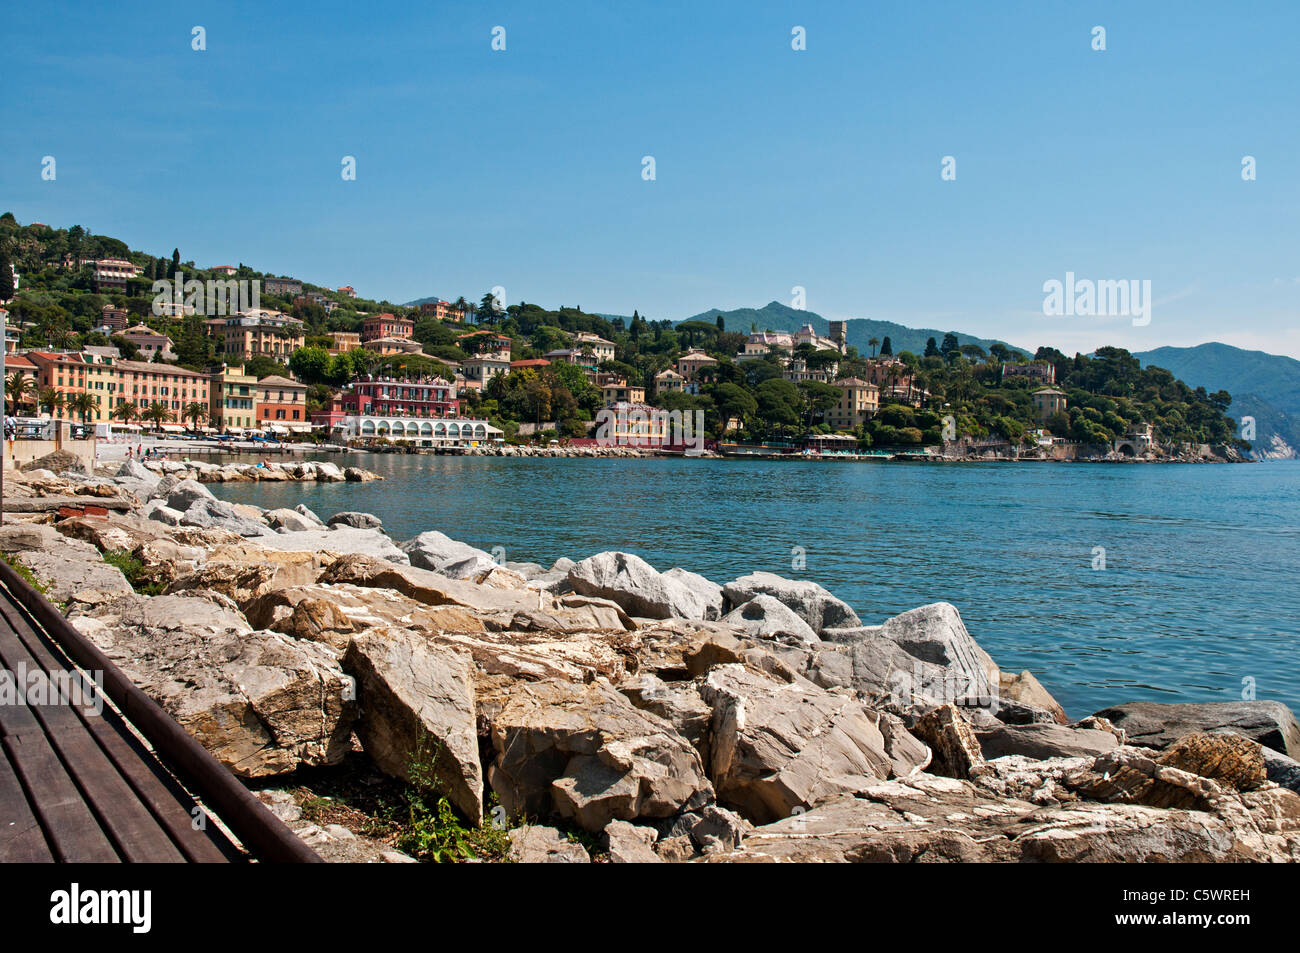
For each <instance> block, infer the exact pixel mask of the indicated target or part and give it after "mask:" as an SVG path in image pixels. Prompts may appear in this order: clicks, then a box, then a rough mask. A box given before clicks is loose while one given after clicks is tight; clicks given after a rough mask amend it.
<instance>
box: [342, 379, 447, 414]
mask: <svg viewBox="0 0 1300 953" xmlns="http://www.w3.org/2000/svg"><path fill="white" fill-rule="evenodd" d="M343 409H344V411H345V413H347V414H348V415H350V416H358V415H359V416H370V417H374V416H379V417H454V416H456V414H458V413H459V412H460V400H459V398H458V397H457V394H456V385H455V384H453V383H452V382H451V381H446V380H443V379H442V378H441V377H430V378H419V379H417V380H397V379H395V378H388V377H374V378H372V377H367V378H364V379H362V380H357V381H353V383H352V386H351V388H350V389H349V390H348V391H346V392H345V393H344V394H343Z"/></svg>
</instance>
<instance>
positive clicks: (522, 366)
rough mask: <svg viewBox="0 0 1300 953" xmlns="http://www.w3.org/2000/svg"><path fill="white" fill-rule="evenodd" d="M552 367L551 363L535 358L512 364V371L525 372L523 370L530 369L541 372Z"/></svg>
mask: <svg viewBox="0 0 1300 953" xmlns="http://www.w3.org/2000/svg"><path fill="white" fill-rule="evenodd" d="M550 366H551V362H550V361H547V360H543V359H542V358H540V357H534V358H531V359H529V360H526V361H511V362H510V370H512V371H523V370H528V369H529V368H531V369H533V370H535V371H540V370H541V369H542V368H543V367H550Z"/></svg>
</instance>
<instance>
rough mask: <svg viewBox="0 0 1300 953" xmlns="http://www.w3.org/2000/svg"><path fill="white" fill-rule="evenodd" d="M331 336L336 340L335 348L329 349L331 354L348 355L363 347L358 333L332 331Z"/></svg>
mask: <svg viewBox="0 0 1300 953" xmlns="http://www.w3.org/2000/svg"><path fill="white" fill-rule="evenodd" d="M329 334H330V337H332V338H333V339H334V346H333V347H331V348H330V349H329V351H330V353H331V354H346V353H348V352H349V351H355V350H356V349H357V348H359V347H360V346H361V335H360V334H358V333H357V332H356V331H331V332H330V333H329Z"/></svg>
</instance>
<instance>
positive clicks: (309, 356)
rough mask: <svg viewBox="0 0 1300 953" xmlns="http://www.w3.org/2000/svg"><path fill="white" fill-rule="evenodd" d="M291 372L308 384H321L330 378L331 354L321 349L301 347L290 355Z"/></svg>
mask: <svg viewBox="0 0 1300 953" xmlns="http://www.w3.org/2000/svg"><path fill="white" fill-rule="evenodd" d="M289 370H291V371H293V374H294V376H295V377H297V378H298V380H300V381H303V382H304V383H307V384H321V383H324V382H325V380H326V379H327V378H328V377H329V371H330V353H329V351H327V350H325V349H324V348H319V347H300V348H298V350H296V351H294V352H293V353H292V354H291V355H289Z"/></svg>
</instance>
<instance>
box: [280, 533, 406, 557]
mask: <svg viewBox="0 0 1300 953" xmlns="http://www.w3.org/2000/svg"><path fill="white" fill-rule="evenodd" d="M259 542H260V543H261V544H262V545H263V546H266V547H269V548H270V549H278V550H282V551H284V552H312V553H329V554H331V555H334V556H350V555H360V556H373V557H376V558H378V559H382V560H384V561H386V562H390V563H398V564H401V565H405V564H406V562H407V559H406V553H404V552H402V551H401V550H400V549H398V548H397V546H396V545H394V544H393V541H392V540H391V539H389V538H388V537H387V536H385V535H384V534H383V533H382V532H380V531H379V530H377V529H354V528H352V527H350V526H339V527H335V528H334V529H316V530H310V531H305V532H300V533H275V532H270V533H269V534H268V535H267V536H264V537H262V538H261V539H260V540H259Z"/></svg>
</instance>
